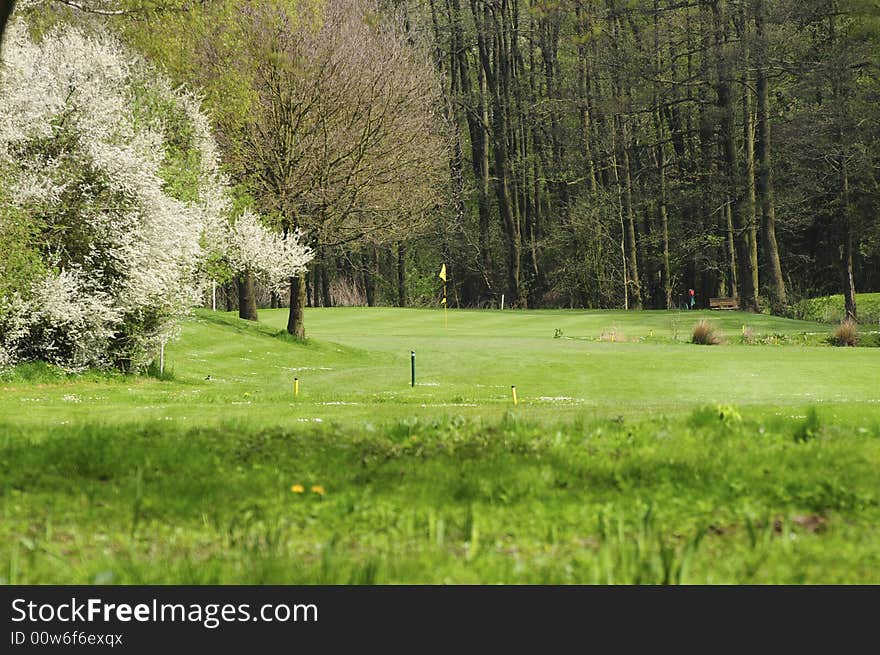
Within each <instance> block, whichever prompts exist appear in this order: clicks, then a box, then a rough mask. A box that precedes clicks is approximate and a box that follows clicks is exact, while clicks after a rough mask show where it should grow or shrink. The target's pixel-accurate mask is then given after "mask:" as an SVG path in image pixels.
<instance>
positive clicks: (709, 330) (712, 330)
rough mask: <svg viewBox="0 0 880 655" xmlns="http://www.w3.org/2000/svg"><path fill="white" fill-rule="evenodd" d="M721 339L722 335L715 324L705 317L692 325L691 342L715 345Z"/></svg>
mask: <svg viewBox="0 0 880 655" xmlns="http://www.w3.org/2000/svg"><path fill="white" fill-rule="evenodd" d="M722 341H723V335H722V334H721V332H719V331H718V328H716V327H715V325H714V324H713V323H711V322H709V321H707V320H706V319H700V320H699V321H697V324H696V325H695V326H694V331H693V334H692V335H691V342H692V343H696V344H699V345H701V346H717V345H719V344H720V343H721V342H722Z"/></svg>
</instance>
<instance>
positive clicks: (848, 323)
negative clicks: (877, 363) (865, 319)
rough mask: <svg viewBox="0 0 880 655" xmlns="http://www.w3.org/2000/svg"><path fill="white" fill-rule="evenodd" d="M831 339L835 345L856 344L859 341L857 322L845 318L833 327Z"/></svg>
mask: <svg viewBox="0 0 880 655" xmlns="http://www.w3.org/2000/svg"><path fill="white" fill-rule="evenodd" d="M831 341H832V342H833V343H834V345H835V346H856V345H858V343H859V324H858V323H856V322H855V321H854V320H853V319H851V318H847V319H845V320H843V321H841V323H840V324H839V325H838V326H837V327H836V328H834V332H833V333H832V336H831Z"/></svg>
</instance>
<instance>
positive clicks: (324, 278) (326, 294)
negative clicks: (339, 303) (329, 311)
mask: <svg viewBox="0 0 880 655" xmlns="http://www.w3.org/2000/svg"><path fill="white" fill-rule="evenodd" d="M321 259H322V261H321V266H320V270H321V306H322V307H332V306H333V298H332V297H331V296H330V271H329V270H328V266H327V257H326V255H325V256H324V257H322V258H321Z"/></svg>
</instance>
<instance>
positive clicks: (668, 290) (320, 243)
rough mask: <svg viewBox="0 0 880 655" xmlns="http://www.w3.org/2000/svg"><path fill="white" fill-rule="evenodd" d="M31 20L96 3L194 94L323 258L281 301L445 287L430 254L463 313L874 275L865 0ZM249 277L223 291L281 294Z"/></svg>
mask: <svg viewBox="0 0 880 655" xmlns="http://www.w3.org/2000/svg"><path fill="white" fill-rule="evenodd" d="M47 7H48V8H47ZM352 8H354V9H352ZM38 11H41V12H50V11H51V12H52V13H53V15H54V16H56V17H57V16H61V15H63V16H64V18H65V20H85V19H84V18H77V17H76V16H75V15H76V14H81V15H87V16H88V19H89V20H95V19H99V20H102V21H104V22H105V24H107V25H109V26H110V28H111V29H113V30H115V31H116V32H118V33H120V34H122V35H123V36H124V38H125V39H126V40H127V42H129V43H131V44H132V45H133V46H134V47H135V48H137V49H138V50H140V51H141V52H142V53H144V54H145V56H147V57H148V58H150V59H152V60H153V61H154V62H155V63H156V64H157V65H159V66H160V67H161V68H162V69H163V70H165V71H167V74H168V75H170V76H171V78H172V79H173V80H174V81H175V83H178V84H185V85H188V86H190V87H192V88H197V89H200V90H201V91H202V92H203V93H204V94H205V99H206V100H205V103H206V107H207V109H208V111H209V113H210V115H211V116H212V117H213V120H214V128H215V130H216V134H217V139H218V142H219V144H220V146H221V150H222V155H223V160H224V165H225V166H226V168H227V170H228V171H229V175H230V176H231V179H232V181H233V182H234V183H235V184H236V185H237V186H236V188H237V189H239V190H240V191H241V195H242V196H243V197H247V198H250V199H252V200H253V201H254V203H255V204H256V205H257V206H258V207H259V208H260V209H261V211H262V212H263V215H264V216H268V217H269V218H270V220H269V222H270V224H271V225H272V226H273V227H274V228H275V229H277V230H278V231H279V232H280V233H284V234H286V232H287V231H288V230H289V229H292V228H294V227H295V228H297V229H300V228H301V229H303V230H304V234H305V235H306V236H307V237H308V238H309V239H310V246H311V247H312V248H313V249H314V251H315V253H316V258H315V260H314V261H313V263H312V265H311V266H310V267H309V271H308V272H307V273H304V274H302V275H301V277H300V278H299V282H297V281H296V280H294V281H293V284H292V287H294V292H293V293H291V295H290V299H292V300H293V302H294V304H295V305H316V306H329V305H334V304H358V303H363V304H370V305H373V304H399V305H407V304H431V303H435V302H437V301H438V300H439V289H440V287H439V285H438V284H437V271H438V270H439V268H440V265H441V263H445V264H446V266H447V271H448V276H449V302H450V305H451V306H453V307H455V306H460V307H491V306H498V305H499V304H500V303H501V299H502V296H503V297H504V298H505V300H504V303H505V305H506V306H509V307H520V308H525V307H529V308H539V307H601V308H613V307H625V308H630V309H638V308H674V307H679V306H681V305H682V304H683V302H684V296H685V293H686V292H687V290H688V289H689V288H692V289H695V290H696V299H697V304H698V305H699V306H707V305H708V302H709V299H710V298H711V297H718V296H721V297H726V296H735V297H737V298H738V299H739V301H740V304H741V306H742V307H743V308H746V309H750V310H753V311H768V310H769V311H772V312H774V313H784V312H785V311H786V308H787V307H789V306H790V305H791V303H792V302H794V301H796V300H798V299H801V298H805V297H810V296H815V295H823V294H831V293H843V294H844V298H845V305H846V312H847V313H848V314H849V315H851V316H856V315H857V307H856V304H855V292H856V291H859V292H861V291H874V290H877V289H880V219H878V213H880V189H878V165H880V143H878V137H880V102H878V100H880V80H878V71H880V68H878V66H880V3H878V2H877V0H690V1H688V0H383V1H382V2H379V3H378V4H374V3H371V2H367V1H364V2H355V1H354V0H347V1H343V0H328V2H319V3H314V2H311V3H307V2H304V1H303V2H294V1H291V2H281V1H280V0H274V1H270V0H264V1H262V2H260V1H259V0H251V1H247V2H245V1H242V2H233V1H231V0H226V1H218V2H202V3H198V2H185V1H181V0H168V1H167V2H162V1H157V2H152V3H143V2H128V3H126V2H120V3H112V2H93V3H91V4H89V3H88V2H82V3H73V2H66V1H61V0H59V1H58V2H54V3H48V4H44V5H42V6H41V8H40V9H38ZM45 15H48V13H45V14H44V16H45ZM71 15H74V18H73V19H71V18H70V16H71ZM293 15H296V16H298V17H299V19H298V20H296V21H292V20H289V19H290V17H291V16H293ZM352 17H354V18H352ZM196 18H198V20H196ZM352 21H354V22H352ZM231 26H234V28H233V27H231ZM175 39H176V40H175ZM209 46H210V47H209ZM224 48H225V50H224ZM404 50H405V51H406V54H405V55H400V53H401V52H403V51H404ZM339 53H342V54H339ZM346 53H347V54H346ZM282 56H284V57H287V61H289V62H299V63H298V64H297V65H296V66H295V67H286V68H285V67H284V66H280V67H279V65H278V64H277V62H278V59H279V57H282ZM304 61H307V62H310V63H308V64H302V62H304ZM261 62H262V63H261ZM265 62H269V64H271V65H264V64H265ZM423 64H427V68H426V66H425V65H423ZM273 66H274V68H273ZM294 68H295V72H291V71H293V69H294ZM279 70H280V71H281V73H279ZM249 71H250V72H249ZM340 80H341V81H340ZM245 87H247V88H250V89H251V90H252V91H253V96H254V98H257V102H256V103H255V102H253V101H252V100H248V98H246V97H244V96H246V95H247V94H246V93H242V92H241V91H240V90H241V88H245ZM346 103H349V104H348V105H346ZM341 106H350V107H352V109H351V111H350V112H349V113H348V114H346V113H345V111H342V110H339V109H338V108H339V107H341ZM255 107H257V108H258V109H259V111H257V110H255V109H254V108H255ZM364 107H369V108H370V109H369V112H368V114H369V117H370V118H369V119H368V120H367V121H366V122H365V123H363V125H367V126H368V127H365V128H363V129H361V128H360V127H358V130H360V131H358V130H353V129H349V130H348V131H347V132H345V131H343V130H342V128H341V127H338V126H341V125H348V126H353V125H358V126H360V125H362V123H361V122H358V121H361V120H362V114H363V112H364V111H365V110H364ZM375 107H379V108H381V111H377V110H375ZM260 112H262V113H260ZM297 112H299V113H297ZM309 112H312V113H313V114H314V113H315V112H317V113H319V114H320V117H321V118H320V120H317V121H315V122H314V123H313V124H314V125H320V126H321V129H322V130H324V133H321V132H320V130H318V128H315V129H313V130H311V131H309V130H305V129H302V128H301V126H302V125H303V124H305V123H307V122H308V120H310V119H309V118H308V117H309V116H310V115H311V114H309ZM336 113H339V114H340V118H339V121H338V122H337V128H334V129H338V130H339V135H337V136H334V138H333V140H329V139H328V138H327V137H326V130H327V129H328V128H327V125H328V123H329V122H331V121H329V120H328V119H327V116H328V115H332V114H336ZM273 121H274V122H273ZM297 130H299V131H297ZM279 135H284V136H283V138H282V137H281V136H279ZM420 135H421V136H420ZM422 137H424V138H422ZM331 141H332V142H331ZM342 143H344V144H345V147H342V146H341V145H340V144H342ZM328 144H329V145H328ZM392 146H394V147H392ZM334 148H335V150H334ZM352 153H359V154H358V155H357V157H355V155H353V154H352ZM371 153H372V154H371ZM328 161H332V162H334V163H336V162H350V161H356V164H344V165H343V164H340V165H339V166H338V167H337V169H334V170H331V168H332V167H331V166H329V164H328V163H327V162H328ZM279 162H281V163H279ZM273 167H274V168H273ZM270 169H271V170H270ZM318 171H320V172H321V174H320V175H319V174H318ZM281 178H283V179H281ZM279 180H281V181H279ZM365 198H368V199H369V200H365ZM273 216H275V217H277V218H276V219H273V218H272V217H273ZM243 284H244V285H247V284H251V282H249V281H247V280H242V279H239V278H235V279H229V280H228V281H226V283H225V284H224V285H222V287H221V288H222V289H225V291H226V293H225V297H226V300H227V302H228V307H229V308H233V307H237V306H239V304H240V303H239V300H240V299H242V302H243V301H244V300H247V302H248V303H251V302H253V298H254V297H255V296H256V297H257V299H261V300H262V301H263V302H265V303H266V304H270V303H271V304H272V305H274V306H278V305H282V304H287V303H288V299H287V297H286V295H285V294H277V293H274V292H273V293H270V292H269V291H268V289H267V290H266V291H265V293H261V291H260V289H259V288H257V289H256V291H253V290H252V291H249V292H248V294H249V295H248V294H244V295H243V294H241V293H240V291H241V290H242V285H243ZM235 285H238V287H239V288H238V289H237V290H236V289H235ZM258 287H259V285H258ZM221 302H222V301H221ZM292 314H293V312H292Z"/></svg>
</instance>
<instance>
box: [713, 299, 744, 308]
mask: <svg viewBox="0 0 880 655" xmlns="http://www.w3.org/2000/svg"><path fill="white" fill-rule="evenodd" d="M709 309H739V298H709Z"/></svg>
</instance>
